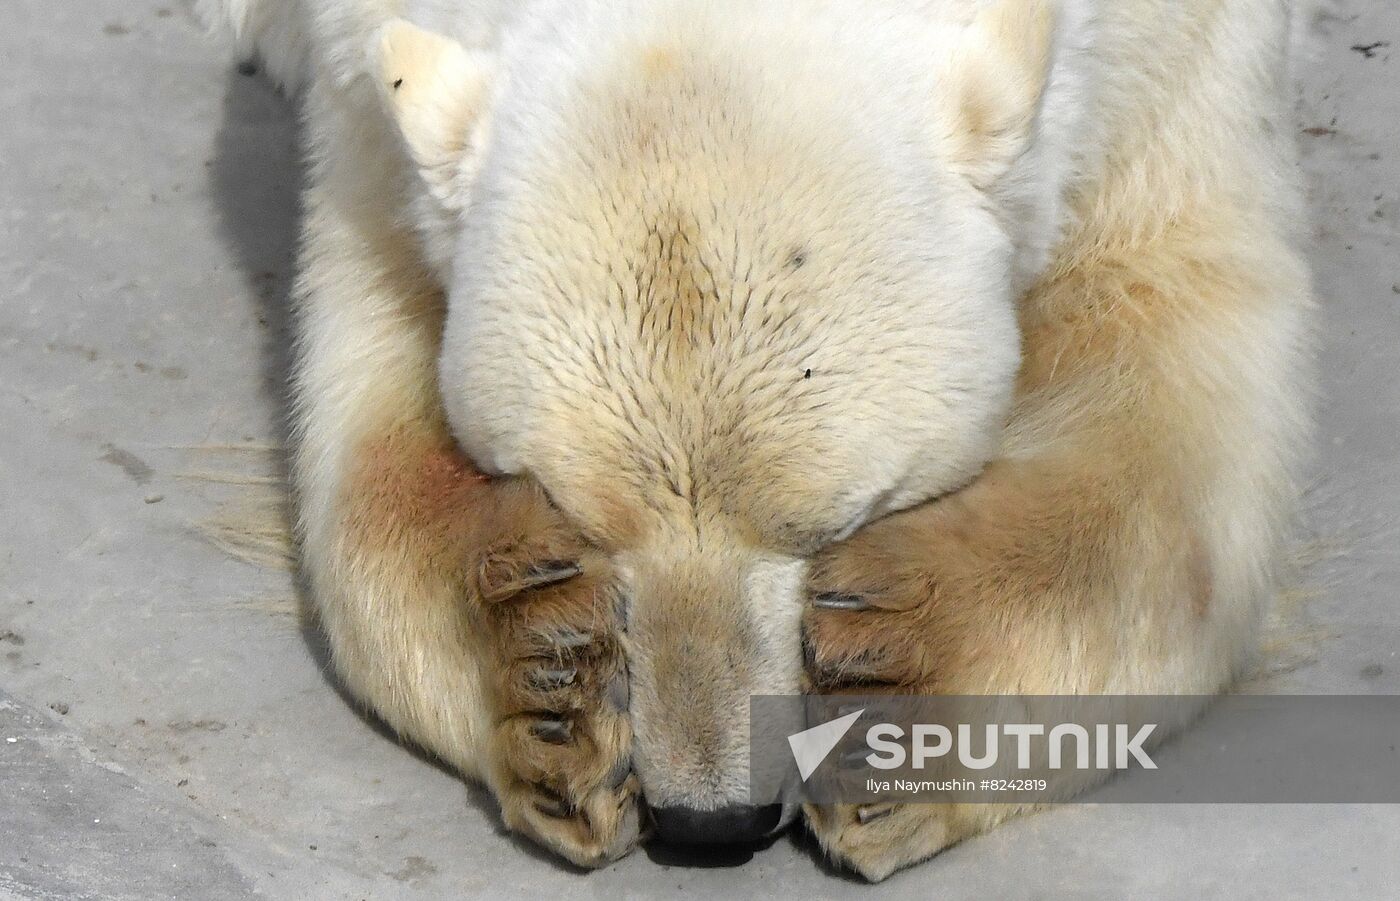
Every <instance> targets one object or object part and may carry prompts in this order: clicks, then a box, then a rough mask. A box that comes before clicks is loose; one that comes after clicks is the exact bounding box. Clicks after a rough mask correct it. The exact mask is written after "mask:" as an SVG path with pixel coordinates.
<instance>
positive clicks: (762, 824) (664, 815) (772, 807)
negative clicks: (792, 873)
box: [651, 804, 783, 845]
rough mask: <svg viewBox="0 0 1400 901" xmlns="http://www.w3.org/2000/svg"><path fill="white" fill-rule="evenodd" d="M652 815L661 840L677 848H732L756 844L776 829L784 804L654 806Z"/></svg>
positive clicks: (781, 816)
mask: <svg viewBox="0 0 1400 901" xmlns="http://www.w3.org/2000/svg"><path fill="white" fill-rule="evenodd" d="M651 815H652V819H653V820H655V822H656V831H657V834H658V835H660V837H661V840H662V841H665V842H669V843H671V844H676V845H734V844H741V843H743V842H756V841H758V840H759V839H761V838H763V837H764V836H766V835H768V833H770V832H772V831H773V830H774V829H776V828H778V821H779V820H781V819H782V818H783V805H781V804H764V805H763V806H762V807H754V806H751V805H748V804H735V805H733V806H730V807H721V808H719V809H718V810H695V809H693V808H690V807H653V808H652V810H651Z"/></svg>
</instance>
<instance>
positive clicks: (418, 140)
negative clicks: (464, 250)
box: [371, 19, 492, 210]
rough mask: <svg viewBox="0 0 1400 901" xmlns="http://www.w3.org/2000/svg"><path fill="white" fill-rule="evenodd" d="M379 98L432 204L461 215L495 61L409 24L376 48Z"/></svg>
mask: <svg viewBox="0 0 1400 901" xmlns="http://www.w3.org/2000/svg"><path fill="white" fill-rule="evenodd" d="M371 53H372V60H373V73H374V76H375V78H376V79H377V81H378V86H379V92H380V95H381V96H382V98H383V100H384V103H385V106H386V107H387V109H388V111H389V113H390V115H391V116H392V117H393V119H394V121H395V122H396V123H397V124H398V127H399V133H400V134H401V135H402V136H403V140H404V144H405V146H406V147H407V149H408V152H409V155H410V156H411V157H412V158H413V161H414V163H416V164H417V166H418V170H419V172H420V173H421V175H422V177H423V181H424V183H425V184H426V186H427V188H428V190H429V192H430V193H431V194H432V196H433V198H434V200H436V201H437V202H438V203H440V204H441V205H442V206H443V207H444V208H445V209H447V210H457V209H460V206H461V204H462V202H463V200H464V194H465V189H466V187H467V181H468V180H469V178H470V176H471V175H472V174H473V172H474V170H475V168H476V166H475V165H474V163H475V162H476V159H475V155H476V154H478V153H479V152H480V145H481V139H482V134H483V131H484V128H483V126H484V123H485V119H486V112H487V110H486V107H487V103H488V99H489V96H490V82H491V75H492V63H491V59H490V58H489V57H488V56H487V55H485V54H480V53H472V52H469V51H468V50H466V48H464V47H462V45H461V44H458V43H457V42H456V41H454V40H452V39H451V38H447V37H444V36H443V35H440V34H435V33H433V32H431V31H425V30H424V29H422V28H419V27H418V26H416V25H414V24H412V23H411V22H407V21H405V20H403V19H394V20H392V21H390V22H389V23H387V24H386V25H384V26H382V27H381V28H380V29H379V31H378V33H377V34H376V35H375V38H374V40H373V43H372V46H371Z"/></svg>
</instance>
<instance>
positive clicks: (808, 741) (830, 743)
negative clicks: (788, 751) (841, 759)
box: [788, 707, 865, 782]
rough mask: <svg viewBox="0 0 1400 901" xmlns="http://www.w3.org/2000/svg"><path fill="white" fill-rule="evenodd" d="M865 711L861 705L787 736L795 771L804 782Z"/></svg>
mask: <svg viewBox="0 0 1400 901" xmlns="http://www.w3.org/2000/svg"><path fill="white" fill-rule="evenodd" d="M864 712H865V708H864V707H862V708H861V709H860V710H857V711H856V712H855V713H848V714H846V715H845V716H843V717H839V718H837V719H834V720H831V721H830V722H826V723H822V724H821V725H820V726H813V727H812V728H810V729H807V730H805V731H802V732H798V733H796V734H795V735H789V736H788V746H789V747H791V748H792V759H793V760H796V761H797V773H798V775H799V776H801V777H802V781H803V782H806V781H807V777H808V776H810V775H812V773H814V772H815V771H816V769H817V767H819V766H821V764H822V761H823V760H825V759H826V755H828V754H830V753H831V749H832V748H834V747H836V745H837V743H839V742H840V741H841V739H843V738H845V737H846V733H847V732H849V731H851V727H852V726H854V725H855V724H856V720H858V719H860V715H861V714H862V713H864Z"/></svg>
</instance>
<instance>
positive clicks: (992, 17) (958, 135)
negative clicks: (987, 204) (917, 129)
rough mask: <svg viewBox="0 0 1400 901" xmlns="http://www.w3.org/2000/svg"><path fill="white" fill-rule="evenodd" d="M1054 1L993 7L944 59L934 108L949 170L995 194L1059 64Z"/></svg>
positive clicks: (999, 0)
mask: <svg viewBox="0 0 1400 901" xmlns="http://www.w3.org/2000/svg"><path fill="white" fill-rule="evenodd" d="M1055 7H1056V3H1055V0H992V2H991V3H990V5H988V6H985V7H984V8H983V9H981V10H980V11H978V13H977V15H976V17H975V18H974V19H973V21H972V23H971V24H970V25H968V26H967V28H966V29H964V30H963V31H962V33H961V34H960V35H959V36H958V38H957V39H956V40H955V42H954V45H953V46H952V47H950V48H948V49H947V51H946V52H945V53H942V54H940V59H939V63H938V65H939V71H938V78H937V90H938V92H939V93H938V97H937V108H938V110H937V111H938V119H939V123H940V128H941V130H942V131H943V135H942V136H941V137H942V139H943V140H942V146H943V148H944V150H945V154H946V156H947V158H948V160H949V162H950V163H951V165H952V166H953V167H954V168H955V169H956V170H958V171H959V172H961V173H962V174H963V175H964V176H965V177H966V178H967V179H968V180H969V181H971V182H972V183H973V184H974V185H975V186H977V187H978V188H981V189H984V190H985V189H987V188H990V187H991V186H992V185H993V184H995V182H996V181H997V179H998V178H1000V177H1001V176H1002V175H1004V174H1005V173H1006V172H1007V170H1008V169H1010V168H1011V166H1012V164H1013V163H1014V162H1015V161H1016V158H1017V157H1018V156H1020V154H1021V153H1022V152H1024V151H1025V150H1026V148H1027V147H1028V146H1029V144H1030V141H1031V138H1032V137H1033V133H1034V130H1035V124H1036V119H1037V116H1038V114H1039V112H1040V108H1041V102H1042V99H1043V97H1044V95H1045V89H1046V86H1047V84H1048V83H1049V80H1050V69H1051V65H1052V63H1053V59H1054V51H1055V36H1056V31H1057V29H1056V22H1057V20H1058V15H1057V13H1056V9H1055Z"/></svg>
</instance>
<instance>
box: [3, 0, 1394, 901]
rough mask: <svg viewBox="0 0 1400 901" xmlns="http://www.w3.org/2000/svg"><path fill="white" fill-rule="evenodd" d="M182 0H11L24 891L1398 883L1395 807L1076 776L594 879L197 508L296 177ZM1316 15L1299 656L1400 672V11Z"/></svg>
mask: <svg viewBox="0 0 1400 901" xmlns="http://www.w3.org/2000/svg"><path fill="white" fill-rule="evenodd" d="M190 5H191V4H190V0H90V2H87V3H82V4H75V3H53V2H49V0H9V2H8V3H6V4H4V7H3V9H0V58H3V59H7V60H9V63H8V64H7V65H6V73H5V77H4V78H3V79H0V109H3V110H4V111H5V116H4V120H3V121H4V125H3V127H0V159H3V160H4V161H5V162H4V164H3V166H0V285H3V288H0V558H2V559H3V564H2V565H0V898H12V897H18V898H45V899H48V898H65V899H66V898H100V899H118V898H142V899H145V898H166V897H169V898H181V899H190V898H201V899H205V898H208V899H218V898H244V897H250V896H265V897H269V898H304V897H312V898H398V897H405V898H411V897H423V898H428V897H459V896H463V895H467V896H477V895H482V896H491V897H497V896H516V895H520V896H526V895H528V896H530V897H550V896H555V897H559V896H575V895H577V896H585V897H587V896H594V897H606V898H609V899H618V898H628V897H650V896H653V895H656V894H661V893H669V892H672V891H674V892H677V893H681V892H684V893H687V894H691V895H699V896H716V897H731V896H735V895H747V894H759V893H775V894H779V893H780V894H782V895H784V896H800V897H803V898H808V899H814V901H815V899H820V898H827V897H835V896H838V895H841V896H844V895H849V894H860V895H862V896H865V897H886V896H888V897H901V898H915V897H927V896H929V895H931V894H934V893H937V894H938V895H939V896H941V897H945V898H973V897H978V898H983V897H990V898H1032V897H1047V896H1054V897H1069V898H1117V897H1134V896H1137V897H1143V896H1152V897H1170V898H1183V899H1185V898H1200V897H1228V898H1254V897H1258V898H1271V899H1273V898H1321V897H1338V898H1376V897H1383V896H1388V897H1394V896H1395V892H1396V889H1395V886H1396V885H1397V884H1400V807H1385V806H1318V807H1304V806H1278V807H1269V806H1256V807H1244V806H1228V807H1227V806H1189V807H1188V806H1179V807H1172V806H1155V807H1148V806H1132V807H1125V806H1100V807H1089V806H1072V807H1067V808H1063V809H1060V810H1057V811H1054V812H1051V813H1047V814H1042V815H1039V816H1036V817H1032V818H1029V819H1025V820H1022V821H1020V822H1017V823H1015V824H1013V825H1011V826H1008V827H1007V828H1004V829H1002V830H1000V831H998V832H996V833H995V834H993V835H991V836H989V837H986V838H982V839H979V840H976V841H973V842H969V843H967V844H965V845H963V846H961V847H958V848H955V849H953V850H951V851H949V852H947V853H945V854H943V855H942V856H941V857H939V858H938V859H937V860H936V861H934V862H932V863H929V864H926V865H924V866H922V867H919V868H917V869H914V870H912V871H909V872H907V873H904V874H902V875H900V876H897V877H896V878H894V879H891V880H890V881H889V882H887V883H885V884H884V885H882V886H879V887H877V888H873V889H872V888H864V887H860V886H859V885H858V884H857V883H854V882H852V881H849V880H846V879H844V878H843V877H840V876H837V875H833V874H831V873H830V872H828V871H826V870H824V869H823V868H822V867H821V866H819V865H818V864H817V863H816V862H815V861H814V855H813V853H812V851H811V849H810V848H809V847H808V846H806V845H805V844H804V843H802V842H800V841H798V840H794V839H786V838H785V839H782V840H780V841H778V842H777V843H776V844H775V845H773V846H772V847H770V848H768V849H766V850H763V851H761V852H759V853H757V854H756V855H754V856H753V857H752V859H749V860H735V859H719V860H716V859H686V858H682V857H679V856H676V855H674V854H668V853H667V852H664V851H659V850H651V851H644V852H642V853H638V854H636V855H634V856H632V857H630V858H628V859H627V860H624V861H622V862H620V863H619V864H617V865H615V866H613V867H611V868H609V869H607V870H604V871H601V872H597V873H592V874H580V873H577V872H574V871H571V870H569V869H567V868H565V867H562V866H560V865H559V864H557V863H555V862H554V861H553V860H551V859H549V858H547V857H545V856H543V855H541V854H539V853H536V852H535V851H534V850H533V849H531V848H530V847H528V846H526V845H522V844H520V843H518V842H516V841H515V840H513V839H512V838H511V837H509V836H507V835H504V834H503V833H502V832H501V830H500V829H499V827H498V825H497V822H496V819H495V816H494V814H493V812H492V809H491V805H490V802H489V799H488V798H486V797H485V796H484V795H483V794H482V793H481V792H479V791H478V790H475V789H473V788H470V787H468V786H465V785H463V784H462V783H461V782H460V781H459V780H457V779H456V778H454V777H453V776H452V775H451V774H449V773H447V772H444V771H443V770H442V769H440V768H439V767H437V766H435V765H434V764H432V763H431V762H428V761H426V760H424V759H421V758H420V757H418V756H415V755H414V754H412V753H410V752H408V751H405V750H404V749H403V748H401V747H399V746H398V745H397V744H396V743H395V742H394V741H393V740H392V739H391V738H389V737H387V736H386V735H385V734H384V733H383V732H382V731H380V730H378V729H376V728H375V727H374V726H373V725H372V724H371V723H370V722H368V721H367V720H366V719H364V718H362V717H361V716H360V715H359V714H358V713H357V712H356V711H355V709H354V708H353V706H352V705H351V704H349V703H347V702H346V700H345V699H344V698H343V697H341V696H340V695H339V694H338V693H337V691H336V689H335V688H334V687H333V685H332V684H331V683H330V682H329V681H328V679H327V676H326V673H325V671H324V669H323V666H322V663H321V661H322V660H323V655H322V653H321V651H320V649H319V647H318V644H317V641H316V639H315V635H314V632H311V631H309V630H306V629H304V628H303V627H301V625H300V624H299V621H298V619H297V618H296V616H295V615H294V610H295V607H294V604H293V603H292V601H291V599H292V598H293V597H294V591H293V585H292V579H291V576H290V575H289V574H288V572H287V571H286V570H285V569H278V568H276V567H272V568H269V567H263V566H254V565H249V564H248V563H246V562H240V561H239V560H237V559H235V558H234V557H232V556H230V555H228V554H226V553H224V552H223V551H221V550H220V549H218V548H217V547H215V546H213V545H212V544H211V543H210V542H209V541H208V540H207V539H206V538H205V537H203V536H201V535H200V534H199V532H198V531H197V530H196V529H194V528H193V527H192V526H191V523H193V522H197V521H199V520H201V519H203V518H205V517H208V516H210V515H212V514H213V513H215V512H216V511H217V510H218V509H219V505H220V504H221V503H223V502H224V501H227V500H229V499H230V498H236V497H239V496H242V495H244V494H246V493H247V492H250V491H252V492H257V491H263V492H264V493H266V492H269V491H273V490H275V488H274V486H269V485H259V484H256V481H257V480H258V479H259V478H266V479H270V480H275V478H276V472H277V464H276V458H275V456H274V455H269V454H265V453H262V452H260V451H259V450H257V446H258V445H262V444H275V443H276V442H277V441H278V437H279V431H280V429H279V418H278V417H279V410H280V396H281V391H282V387H281V385H282V371H283V369H284V362H285V333H284V332H285V330H284V324H285V323H284V313H283V312H282V301H283V297H284V294H285V290H286V285H287V278H288V273H289V266H290V263H289V258H288V253H289V248H290V247H291V243H292V236H293V233H294V224H295V216H296V210H295V203H294V200H293V198H294V188H295V185H296V182H297V178H298V175H297V168H296V165H295V162H294V150H293V145H294V129H293V124H292V119H291V115H290V112H289V110H288V108H287V106H286V105H285V104H284V103H283V102H282V101H281V100H279V99H278V98H277V97H276V96H274V95H273V94H272V92H271V91H270V90H269V89H268V88H267V87H266V86H265V85H264V84H263V83H262V82H261V81H259V80H257V79H253V78H246V77H241V76H239V75H237V74H235V73H233V72H232V71H231V69H230V67H229V66H228V65H227V64H226V60H225V58H224V56H223V55H222V53H221V52H220V51H219V50H218V49H216V48H214V47H212V46H210V45H209V44H207V43H206V42H204V41H203V40H202V38H201V34H200V31H199V29H198V28H197V26H196V24H195V22H194V20H193V18H192V15H191V13H190V10H189V7H190ZM1306 24H1307V25H1308V26H1309V27H1308V28H1307V29H1306V30H1307V37H1306V44H1307V48H1306V50H1307V52H1306V53H1305V54H1304V55H1303V59H1302V60H1301V62H1300V77H1301V81H1302V84H1303V88H1302V90H1301V97H1300V101H1299V107H1298V109H1299V114H1298V129H1299V140H1300V141H1301V143H1302V146H1303V150H1304V165H1305V167H1306V170H1307V174H1308V177H1309V180H1310V185H1311V197H1312V210H1313V217H1314V228H1313V234H1314V236H1315V239H1316V240H1315V243H1314V246H1313V251H1312V257H1313V260H1314V263H1315V265H1316V271H1317V281H1318V286H1319V289H1320V295H1321V298H1322V316H1321V324H1322V338H1321V356H1322V361H1323V371H1324V373H1325V400H1324V402H1323V403H1322V405H1321V422H1322V428H1321V433H1320V434H1321V438H1320V451H1321V452H1320V459H1319V461H1318V463H1317V467H1316V469H1317V474H1318V475H1317V484H1316V488H1315V489H1314V491H1313V492H1312V497H1311V504H1310V506H1311V508H1312V512H1311V514H1310V520H1311V521H1310V528H1311V531H1312V532H1314V533H1315V534H1317V535H1320V536H1322V537H1323V538H1324V539H1325V540H1324V541H1323V542H1322V544H1323V545H1324V546H1325V547H1326V548H1327V549H1328V552H1329V556H1328V558H1327V559H1326V560H1324V561H1323V563H1322V564H1321V565H1319V566H1317V567H1315V568H1314V569H1313V570H1312V571H1311V574H1310V576H1309V578H1310V579H1311V580H1312V582H1313V583H1315V584H1317V585H1319V586H1320V589H1321V590H1320V594H1319V596H1318V597H1317V598H1316V599H1315V600H1314V601H1313V602H1312V604H1311V606H1310V608H1309V612H1308V616H1309V617H1310V618H1311V619H1312V621H1313V622H1314V623H1315V624H1316V625H1318V626H1319V628H1318V629H1317V630H1316V632H1317V634H1316V636H1315V640H1314V642H1313V643H1312V645H1311V646H1310V650H1311V655H1310V658H1311V659H1310V660H1308V661H1305V662H1304V663H1303V665H1301V666H1298V667H1297V668H1295V669H1292V670H1291V671H1290V672H1287V673H1285V674H1283V675H1281V676H1280V677H1279V679H1278V683H1277V684H1278V686H1279V687H1281V688H1286V689H1289V690H1297V691H1317V692H1358V693H1362V692H1393V693H1400V659H1397V658H1396V648H1397V647H1400V616H1397V615H1396V613H1395V599H1396V593H1397V591H1400V565H1397V564H1398V563H1400V559H1397V557H1398V555H1397V554H1396V553H1395V550H1396V542H1395V533H1394V530H1393V527H1392V525H1391V524H1392V523H1393V522H1394V521H1395V518H1396V516H1397V515H1400V494H1397V491H1396V489H1397V487H1400V378H1397V373H1396V363H1395V358H1396V348H1397V347H1400V257H1397V253H1396V243H1397V242H1396V239H1397V228H1400V146H1397V144H1398V142H1397V138H1400V6H1397V5H1396V4H1394V3H1391V2H1385V0H1366V2H1363V0H1344V2H1337V3H1334V4H1332V5H1331V6H1330V7H1329V9H1328V11H1325V12H1322V13H1320V14H1316V15H1311V16H1310V19H1309V22H1308V23H1306ZM1387 41H1389V42H1392V43H1393V44H1394V46H1393V47H1392V46H1388V45H1386V44H1384V43H1378V42H1387ZM1372 45H1375V46H1372ZM217 445H236V446H239V448H237V449H233V450H227V449H225V450H219V449H218V448H217V447H212V446H217ZM192 472H193V473H195V474H198V473H200V472H202V473H203V474H204V475H205V476H206V477H205V478H191V477H190V474H191V473H192ZM211 475H212V476H225V477H230V478H233V479H235V480H243V481H244V482H245V483H246V482H248V481H250V480H251V481H253V482H254V484H243V485H228V484H220V482H219V481H217V480H214V481H211V480H210V479H209V478H208V476H211Z"/></svg>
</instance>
